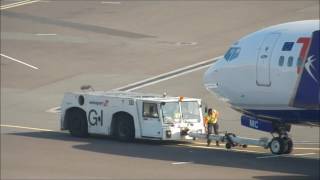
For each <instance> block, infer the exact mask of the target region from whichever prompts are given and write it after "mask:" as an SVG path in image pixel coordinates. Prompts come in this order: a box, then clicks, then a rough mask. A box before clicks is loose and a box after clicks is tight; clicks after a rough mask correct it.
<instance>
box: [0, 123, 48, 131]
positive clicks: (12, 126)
mask: <svg viewBox="0 0 320 180" xmlns="http://www.w3.org/2000/svg"><path fill="white" fill-rule="evenodd" d="M0 126H1V127H8V128H18V129H28V130H36V131H47V132H54V130H51V129H42V128H33V127H25V126H16V125H8V124H0Z"/></svg>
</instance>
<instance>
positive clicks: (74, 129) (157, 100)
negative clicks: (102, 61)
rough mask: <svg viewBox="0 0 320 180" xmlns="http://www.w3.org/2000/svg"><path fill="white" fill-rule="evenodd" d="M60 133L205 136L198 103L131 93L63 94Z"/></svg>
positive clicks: (170, 137) (168, 137) (122, 138)
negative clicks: (64, 131)
mask: <svg viewBox="0 0 320 180" xmlns="http://www.w3.org/2000/svg"><path fill="white" fill-rule="evenodd" d="M61 108H62V109H61V130H69V131H70V133H71V135H73V136H77V137H86V136H88V135H89V134H101V135H110V136H113V137H115V138H117V139H118V140H120V141H132V140H134V139H156V140H182V139H189V138H191V137H189V136H188V131H193V132H199V133H203V132H204V127H203V118H202V110H201V100H200V99H195V98H186V97H168V96H165V95H154V94H142V93H133V92H115V91H109V92H98V91H90V92H79V93H66V94H65V96H64V99H63V103H62V106H61Z"/></svg>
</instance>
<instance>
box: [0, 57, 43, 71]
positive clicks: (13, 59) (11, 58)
mask: <svg viewBox="0 0 320 180" xmlns="http://www.w3.org/2000/svg"><path fill="white" fill-rule="evenodd" d="M0 55H1V56H2V57H5V58H8V59H10V60H12V61H15V62H18V63H21V64H23V65H26V66H28V67H31V68H33V69H39V68H38V67H35V66H32V65H30V64H28V63H25V62H23V61H20V60H17V59H15V58H13V57H10V56H7V55H4V54H0Z"/></svg>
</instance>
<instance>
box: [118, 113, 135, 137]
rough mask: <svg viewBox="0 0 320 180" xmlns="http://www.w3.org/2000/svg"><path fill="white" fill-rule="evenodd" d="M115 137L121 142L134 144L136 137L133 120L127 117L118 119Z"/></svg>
mask: <svg viewBox="0 0 320 180" xmlns="http://www.w3.org/2000/svg"><path fill="white" fill-rule="evenodd" d="M115 135H116V138H117V139H118V140H119V141H124V142H132V141H133V140H134V137H135V130H134V124H133V120H132V119H131V118H129V117H127V116H121V117H120V118H119V119H117V125H116V129H115Z"/></svg>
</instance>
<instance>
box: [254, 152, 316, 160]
mask: <svg viewBox="0 0 320 180" xmlns="http://www.w3.org/2000/svg"><path fill="white" fill-rule="evenodd" d="M315 154H316V153H304V154H280V155H271V156H260V157H257V159H267V158H276V157H292V156H309V155H315Z"/></svg>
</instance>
